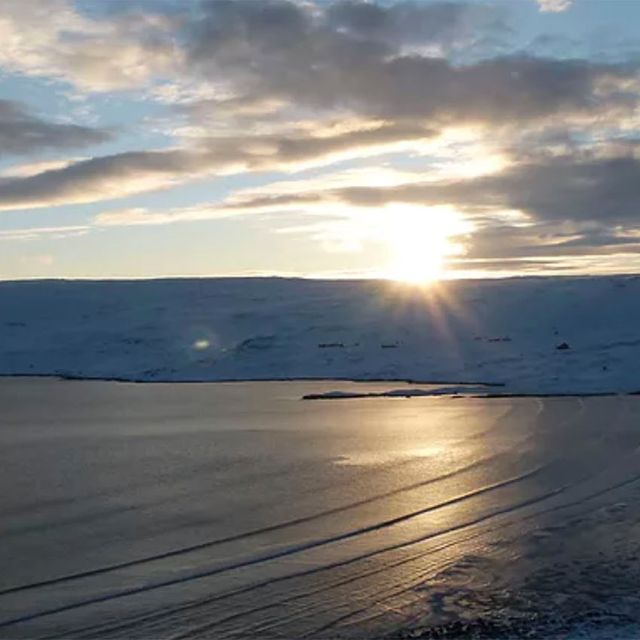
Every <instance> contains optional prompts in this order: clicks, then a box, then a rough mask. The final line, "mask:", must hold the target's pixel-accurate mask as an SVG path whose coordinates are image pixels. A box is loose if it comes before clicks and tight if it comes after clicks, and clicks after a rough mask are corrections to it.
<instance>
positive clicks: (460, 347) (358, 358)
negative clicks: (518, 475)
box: [0, 276, 640, 393]
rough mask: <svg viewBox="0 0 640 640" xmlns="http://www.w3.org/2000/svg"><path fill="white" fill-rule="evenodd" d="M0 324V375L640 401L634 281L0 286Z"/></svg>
mask: <svg viewBox="0 0 640 640" xmlns="http://www.w3.org/2000/svg"><path fill="white" fill-rule="evenodd" d="M0 328H1V331H0V374H5V375H36V374H39V375H62V376H69V377H82V378H115V379H122V380H132V381H215V380H249V379H288V378H291V379H294V378H345V379H355V380H376V379H377V380H416V381H424V382H442V383H450V384H463V383H468V384H482V383H490V384H503V385H504V388H503V389H502V391H504V392H505V393H610V392H622V393H629V392H635V391H638V390H640V357H639V356H640V277H638V276H615V277H598V278H595V277H584V278H518V279H508V280H484V281H480V280H475V281H471V280H470V281H452V282H446V283H441V284H439V285H436V286H433V287H430V288H424V289H421V288H412V287H408V286H405V285H400V284H394V283H389V282H381V281H326V280H324V281H323V280H302V279H281V278H212V279H171V280H148V281H64V280H48V281H47V280H40V281H25V282H3V283H0ZM494 391H496V390H495V389H494V390H492V392H494Z"/></svg>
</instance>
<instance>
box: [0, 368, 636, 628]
mask: <svg viewBox="0 0 640 640" xmlns="http://www.w3.org/2000/svg"><path fill="white" fill-rule="evenodd" d="M392 386H393V387H394V388H397V387H398V386H399V385H397V384H394V385H392ZM388 387H389V385H382V384H377V385H361V384H354V383H336V382H330V383H321V382H296V383H280V382H278V383H264V382H263V383H235V384H203V385H194V384H177V385H169V384H167V385H134V384H118V383H106V382H64V381H56V380H47V379H38V380H36V379H19V380H17V379H5V380H3V381H0V412H1V414H0V486H2V488H3V491H2V495H1V497H0V517H1V519H2V520H1V522H2V529H1V533H0V536H1V537H0V554H1V563H0V564H1V567H2V571H1V572H0V637H2V638H44V637H47V638H51V637H61V638H75V637H82V638H174V639H175V638H216V639H218V638H307V637H308V638H378V637H380V638H382V637H391V638H409V637H420V638H499V639H505V638H527V637H531V638H581V637H585V638H587V637H598V638H634V637H640V606H639V605H640V601H639V599H640V598H639V596H640V535H639V534H640V509H638V506H637V504H638V498H640V455H639V453H640V449H639V447H640V420H639V419H640V399H638V398H635V397H620V398H614V397H610V398H585V399H580V398H555V399H552V398H547V399H533V398H520V399H484V400H483V399H474V398H461V399H451V398H412V399H398V398H368V399H361V400H323V401H319V402H309V401H306V402H305V401H301V400H300V397H301V396H302V395H304V394H307V393H320V392H323V391H327V390H331V389H343V390H347V389H352V388H357V389H363V388H366V389H368V390H372V391H375V390H382V389H385V388H388Z"/></svg>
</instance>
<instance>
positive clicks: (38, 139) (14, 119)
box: [0, 100, 111, 156]
mask: <svg viewBox="0 0 640 640" xmlns="http://www.w3.org/2000/svg"><path fill="white" fill-rule="evenodd" d="M110 138H111V135H110V134H109V133H108V132H107V131H103V130H99V129H93V128H90V127H83V126H79V125H73V124H62V123H58V122H52V121H50V120H45V119H43V118H40V117H39V116H36V115H34V114H32V113H29V111H27V109H26V107H25V106H24V105H22V104H20V103H18V102H13V101H10V100H0V155H2V156H6V155H27V154H32V153H35V152H38V151H50V150H59V149H60V150H62V149H71V148H74V147H75V148H78V147H88V146H90V145H93V144H99V143H101V142H105V141H107V140H109V139H110Z"/></svg>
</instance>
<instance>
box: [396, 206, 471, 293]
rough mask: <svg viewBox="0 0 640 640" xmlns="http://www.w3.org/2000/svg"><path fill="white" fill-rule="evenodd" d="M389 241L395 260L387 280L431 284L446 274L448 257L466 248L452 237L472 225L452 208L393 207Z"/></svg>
mask: <svg viewBox="0 0 640 640" xmlns="http://www.w3.org/2000/svg"><path fill="white" fill-rule="evenodd" d="M386 227H387V228H386V230H385V231H386V238H385V242H386V243H387V244H388V246H389V248H390V250H391V252H392V258H391V263H390V265H389V267H388V268H387V271H386V272H387V277H389V278H391V279H392V280H399V281H401V282H406V283H410V284H428V283H430V282H434V281H436V280H439V279H440V278H441V277H442V276H443V275H444V273H445V261H446V258H447V257H448V256H452V255H459V254H461V253H463V252H464V247H463V246H462V245H461V244H460V243H457V242H453V241H452V238H453V237H454V236H458V235H461V234H464V233H468V232H469V231H470V225H469V224H468V223H467V222H465V221H464V220H463V219H462V218H461V216H460V215H459V214H458V212H456V211H455V210H453V209H452V208H450V207H445V206H438V207H416V206H410V205H394V206H393V207H389V208H388V216H387V218H386Z"/></svg>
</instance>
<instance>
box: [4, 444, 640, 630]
mask: <svg viewBox="0 0 640 640" xmlns="http://www.w3.org/2000/svg"><path fill="white" fill-rule="evenodd" d="M635 453H636V451H634V454H635ZM597 475H600V474H596V476H597ZM590 479H592V476H589V477H586V478H584V479H582V480H580V481H578V483H577V484H582V483H583V482H585V481H588V480H590ZM638 481H640V474H639V475H635V476H632V477H631V478H627V479H625V480H622V481H620V482H618V483H615V484H613V485H609V486H607V487H604V488H602V489H600V490H598V491H595V492H593V493H591V494H588V495H586V496H583V497H581V498H580V499H579V500H575V501H573V502H568V503H565V504H560V505H557V506H555V507H551V508H549V509H545V510H543V511H542V512H536V513H534V514H531V515H529V516H525V517H524V518H522V519H521V520H519V521H518V522H525V521H527V520H530V519H532V518H535V517H538V516H539V515H540V514H541V513H553V512H555V511H561V510H564V509H568V508H571V507H574V506H576V505H580V504H584V503H586V502H588V501H590V500H592V499H594V498H598V497H601V496H603V495H606V494H607V493H610V492H611V491H615V490H617V489H620V488H623V487H625V486H628V485H631V484H634V483H636V482H638ZM574 486H576V485H575V484H574V485H571V484H569V485H564V486H562V487H559V488H557V489H554V490H552V491H550V492H547V493H545V494H542V495H540V496H537V497H535V498H530V499H527V500H524V501H521V502H520V503H517V504H515V505H511V506H509V507H505V508H502V509H498V510H496V511H494V512H492V513H490V514H487V515H486V516H482V517H479V518H476V519H474V520H471V521H467V522H465V523H462V524H460V525H455V526H452V527H450V528H448V529H445V530H442V531H436V532H433V533H430V534H427V535H425V536H421V537H419V538H415V539H412V540H408V541H404V542H399V543H396V544H393V545H388V546H386V547H382V548H379V549H376V550H373V551H370V552H367V553H364V554H361V555H359V556H354V557H351V558H348V559H346V560H341V561H338V562H334V563H331V564H328V565H323V566H320V567H313V568H311V569H306V570H304V571H299V572H296V573H293V574H288V575H284V576H277V577H274V578H270V579H267V580H264V581H262V582H258V583H253V584H250V585H247V586H246V587H242V588H240V589H235V590H233V591H231V592H227V593H222V594H219V595H216V596H212V597H208V598H206V599H205V600H200V601H198V602H197V603H188V604H185V605H181V606H179V607H175V608H172V609H171V610H169V611H164V612H163V613H160V614H157V613H156V614H153V613H151V614H146V615H144V616H143V618H145V620H137V621H135V622H133V621H129V622H127V623H124V624H123V625H117V626H116V627H113V629H115V630H118V629H120V628H127V627H129V626H131V624H130V623H131V622H133V624H134V625H135V624H136V623H139V622H140V621H142V622H144V621H146V619H147V618H148V617H151V618H153V619H155V618H156V616H158V617H164V614H168V615H171V614H173V613H179V612H181V611H184V610H190V609H192V608H194V607H199V606H203V605H205V604H211V603H213V602H216V601H220V600H225V599H227V598H230V597H233V596H237V595H243V594H246V593H249V592H251V591H254V590H255V589H258V588H261V587H266V586H270V585H273V584H276V583H279V582H286V581H288V580H292V579H296V578H303V577H306V576H310V575H314V574H317V573H321V572H324V571H330V570H332V569H338V568H342V567H345V566H348V565H350V564H354V563H356V562H359V561H361V560H368V559H370V558H372V557H375V556H378V555H381V554H384V553H388V552H391V551H396V550H399V549H402V548H405V547H410V546H413V545H415V544H420V543H422V542H426V541H427V540H430V539H433V538H437V537H440V536H442V535H447V534H448V533H454V532H456V531H460V530H463V529H466V528H468V527H471V526H474V525H476V524H481V523H482V522H485V521H488V520H491V519H493V518H495V517H498V516H500V515H505V514H508V513H512V512H515V511H518V510H520V509H522V508H526V507H528V506H532V505H534V504H537V503H540V502H544V501H545V500H547V499H549V498H551V497H555V496H556V495H559V494H561V493H563V492H565V491H566V490H567V489H571V488H572V487H574ZM511 524H514V523H510V525H511ZM479 535H482V533H478V534H474V535H471V536H468V537H467V538H465V540H471V539H473V538H475V537H477V536H479ZM458 542H459V541H458V540H456V541H453V542H451V543H447V544H445V545H440V546H439V547H437V548H436V549H433V550H430V553H431V552H438V551H441V550H443V549H446V548H448V547H450V546H455V545H456V544H458ZM421 555H424V554H416V555H414V556H412V557H411V558H408V559H405V560H403V561H400V562H398V563H397V564H398V565H400V564H404V562H405V561H406V562H410V561H413V560H415V559H416V558H417V557H419V556H421ZM394 566H395V565H394ZM374 573H375V572H374ZM200 577H207V576H206V575H204V576H196V577H194V578H193V579H198V578H200ZM185 578H186V579H183V580H182V581H183V582H184V581H187V580H188V579H189V577H185ZM152 588H157V587H156V586H155V585H152ZM138 591H139V590H138ZM125 595H126V594H125ZM116 597H122V596H118V595H117V596H116ZM103 600H104V598H103V599H101V600H100V601H103ZM93 603H94V602H93V600H91V601H88V602H85V603H76V604H74V605H71V606H70V607H63V608H62V611H65V610H68V609H69V608H71V609H74V608H78V607H81V606H84V605H85V604H87V605H90V604H93ZM59 612H61V611H58V610H55V611H51V612H45V615H50V614H51V613H59ZM249 613H250V612H249ZM28 619H33V618H29V617H28V616H27V620H28ZM23 621H24V620H23ZM8 622H9V623H10V624H14V622H12V621H8ZM218 623H219V621H216V622H215V623H209V624H207V625H202V629H203V630H204V629H209V628H213V627H214V626H215V625H216V624H218ZM6 624H7V623H0V627H2V626H5V625H6ZM91 628H92V629H95V625H92V627H91ZM84 630H85V629H80V630H79V631H80V632H82V631H84ZM198 631H200V628H196V629H192V630H191V631H190V632H189V633H186V632H185V634H182V635H177V636H172V640H184V639H186V638H189V637H191V633H192V632H198ZM59 637H60V636H58V635H51V636H44V637H41V639H40V640H53V639H54V638H59ZM65 637H66V636H65Z"/></svg>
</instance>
